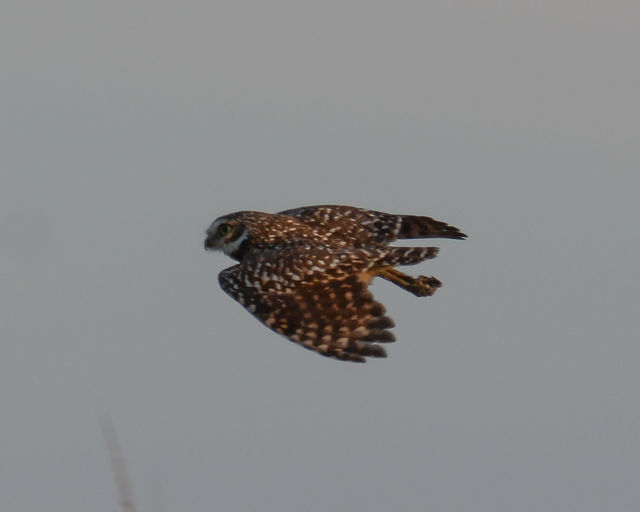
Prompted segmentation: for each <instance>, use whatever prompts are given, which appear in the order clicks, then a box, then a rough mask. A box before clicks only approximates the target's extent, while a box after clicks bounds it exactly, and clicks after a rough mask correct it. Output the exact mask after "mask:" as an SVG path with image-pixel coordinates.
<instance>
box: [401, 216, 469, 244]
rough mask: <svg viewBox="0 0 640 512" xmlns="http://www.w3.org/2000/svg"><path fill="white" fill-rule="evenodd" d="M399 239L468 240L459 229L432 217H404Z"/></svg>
mask: <svg viewBox="0 0 640 512" xmlns="http://www.w3.org/2000/svg"><path fill="white" fill-rule="evenodd" d="M398 238H455V239H457V240H463V239H465V238H467V235H465V234H464V233H463V232H462V231H460V230H459V229H458V228H457V227H455V226H450V225H449V224H447V223H446V222H442V221H439V220H436V219H433V218H431V217H422V216H419V215H402V223H401V224H400V230H399V232H398Z"/></svg>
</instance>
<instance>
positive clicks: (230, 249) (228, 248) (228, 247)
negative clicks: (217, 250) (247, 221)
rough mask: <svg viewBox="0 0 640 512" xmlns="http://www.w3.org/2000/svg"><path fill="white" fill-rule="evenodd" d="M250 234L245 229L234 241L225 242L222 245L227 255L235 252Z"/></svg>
mask: <svg viewBox="0 0 640 512" xmlns="http://www.w3.org/2000/svg"><path fill="white" fill-rule="evenodd" d="M248 236H249V233H248V232H247V230H246V229H245V230H244V231H243V232H242V234H241V235H240V236H239V237H238V238H236V239H235V240H234V241H233V242H225V243H224V244H223V245H222V250H223V251H224V253H225V254H226V255H227V256H228V255H230V254H233V253H234V252H236V251H237V250H238V247H240V244H242V242H244V241H245V240H246V239H247V237H248Z"/></svg>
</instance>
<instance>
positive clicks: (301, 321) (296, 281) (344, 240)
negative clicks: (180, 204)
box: [205, 206, 466, 362]
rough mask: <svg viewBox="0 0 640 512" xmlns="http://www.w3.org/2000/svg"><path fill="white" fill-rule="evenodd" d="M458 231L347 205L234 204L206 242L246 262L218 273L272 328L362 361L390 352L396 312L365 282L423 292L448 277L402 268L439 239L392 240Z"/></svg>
mask: <svg viewBox="0 0 640 512" xmlns="http://www.w3.org/2000/svg"><path fill="white" fill-rule="evenodd" d="M435 237H440V238H454V239H463V238H465V237H466V235H465V234H464V233H462V232H460V230H459V229H458V228H455V227H453V226H449V225H448V224H446V223H444V222H441V221H437V220H435V219H432V218H431V217H420V216H415V215H391V214H387V213H382V212H376V211H373V210H365V209H361V208H354V207H350V206H309V207H303V208H296V209H293V210H287V211H284V212H280V213H277V214H269V213H261V212H252V211H244V212H236V213H232V214H229V215H225V216H223V217H220V218H218V219H216V220H215V221H214V222H213V223H212V224H211V226H210V227H209V229H208V230H207V237H206V239H205V248H206V249H220V250H223V251H224V252H225V253H226V254H228V255H229V256H231V257H232V258H234V259H235V260H237V261H238V262H239V263H238V264H237V265H234V266H233V267H230V268H228V269H226V270H223V271H222V272H221V273H220V275H219V282H220V285H221V287H222V289H223V290H224V291H225V292H227V293H228V294H229V295H230V296H231V297H233V298H234V299H235V300H237V301H238V302H239V303H240V304H242V305H243V306H244V307H245V308H246V309H247V310H249V311H250V312H251V313H252V314H254V315H255V316H256V317H257V318H258V319H259V320H260V321H261V322H263V323H264V324H265V325H267V326H268V327H269V328H271V329H273V330H274V331H275V332H277V333H279V334H282V335H283V336H286V337H287V338H289V339H290V340H292V341H294V342H296V343H299V344H300V345H302V346H303V347H305V348H308V349H310V350H314V351H316V352H318V353H320V354H322V355H325V356H328V357H333V358H336V359H341V360H346V361H356V362H364V360H365V357H386V352H385V350H384V348H383V347H382V346H381V345H379V343H387V342H391V341H394V339H395V338H394V336H393V334H392V333H391V331H389V329H390V328H391V327H393V325H394V324H393V321H392V320H391V319H390V318H389V317H388V316H386V315H385V308H384V306H383V305H382V304H380V303H379V302H377V301H375V300H374V298H373V296H372V295H371V293H370V292H369V291H368V289H367V287H368V285H369V283H370V282H371V279H373V277H375V276H380V277H382V278H383V279H386V280H389V281H391V282H393V283H394V284H397V285H398V286H400V287H401V288H403V289H405V290H407V291H409V292H411V293H413V294H414V295H416V296H429V295H432V294H433V293H434V292H435V290H436V289H437V288H438V287H440V286H441V283H440V281H438V280H437V279H436V278H434V277H426V276H419V277H417V278H414V277H411V276H408V275H406V274H403V273H402V272H400V271H399V270H397V269H396V268H395V267H396V266H400V265H414V264H416V263H419V262H421V261H424V260H426V259H430V258H434V257H435V256H436V255H437V254H438V248H437V247H394V246H389V243H391V242H393V241H395V240H397V239H403V238H435Z"/></svg>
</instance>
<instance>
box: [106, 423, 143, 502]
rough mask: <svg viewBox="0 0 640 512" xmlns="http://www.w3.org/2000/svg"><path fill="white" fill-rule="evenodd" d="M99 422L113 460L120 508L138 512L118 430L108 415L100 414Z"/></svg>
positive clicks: (112, 464) (112, 465)
mask: <svg viewBox="0 0 640 512" xmlns="http://www.w3.org/2000/svg"><path fill="white" fill-rule="evenodd" d="M98 421H99V422H100V430H101V431H102V436H103V437H104V441H105V443H106V445H107V450H108V451H109V457H110V458H111V469H112V470H113V477H114V479H115V481H116V487H117V488H118V496H119V498H120V507H121V508H122V511H123V512H136V505H135V502H134V499H133V488H132V486H131V481H130V480H129V475H128V474H127V468H126V466H125V463H124V457H123V456H122V449H121V448H120V443H119V442H118V436H117V434H116V429H115V428H114V426H113V422H112V421H111V418H110V416H109V415H108V414H105V413H98Z"/></svg>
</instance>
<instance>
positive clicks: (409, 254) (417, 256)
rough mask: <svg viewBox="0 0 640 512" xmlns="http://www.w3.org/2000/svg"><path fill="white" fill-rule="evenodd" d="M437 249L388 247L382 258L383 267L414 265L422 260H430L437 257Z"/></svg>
mask: <svg viewBox="0 0 640 512" xmlns="http://www.w3.org/2000/svg"><path fill="white" fill-rule="evenodd" d="M439 251H440V249H438V248H437V247H390V251H389V252H388V253H387V255H386V257H385V258H384V263H385V265H389V266H392V267H395V266H397V265H415V264H416V263H420V262H421V261H424V260H430V259H431V258H435V257H436V256H437V255H438V252H439Z"/></svg>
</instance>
